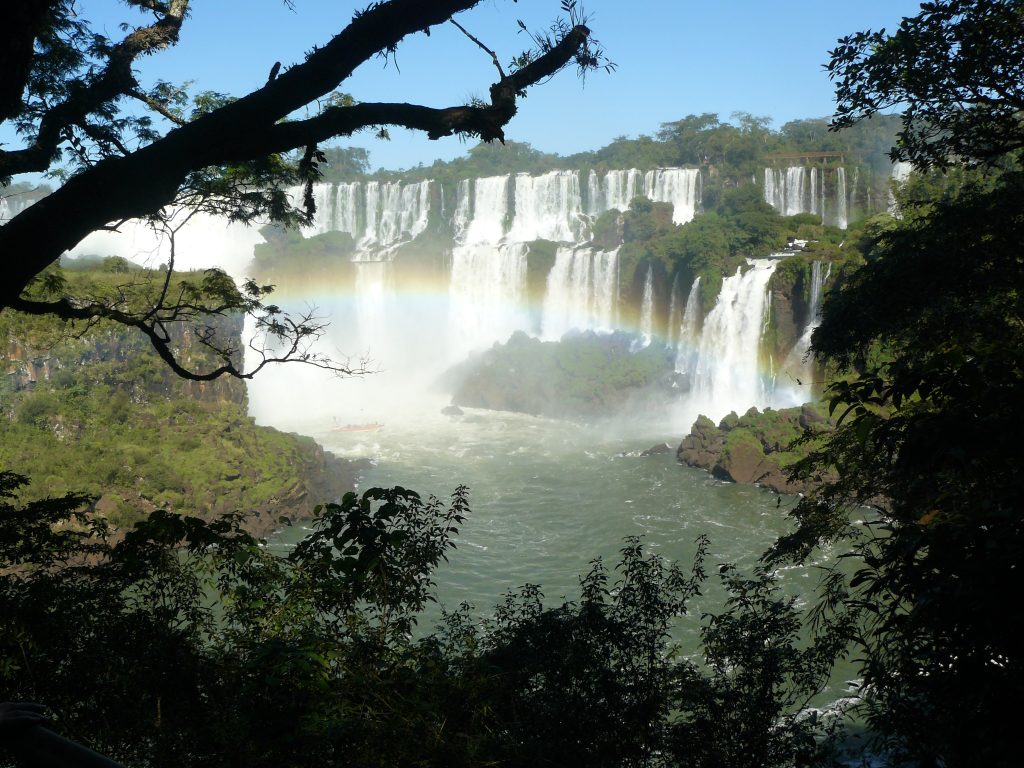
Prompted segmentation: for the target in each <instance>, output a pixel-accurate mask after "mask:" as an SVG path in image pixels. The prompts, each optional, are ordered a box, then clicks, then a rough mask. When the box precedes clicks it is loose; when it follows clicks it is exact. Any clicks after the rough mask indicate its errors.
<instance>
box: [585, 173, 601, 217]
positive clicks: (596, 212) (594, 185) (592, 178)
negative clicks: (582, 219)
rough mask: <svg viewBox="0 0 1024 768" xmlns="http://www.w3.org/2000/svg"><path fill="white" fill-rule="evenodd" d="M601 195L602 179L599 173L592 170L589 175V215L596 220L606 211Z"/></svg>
mask: <svg viewBox="0 0 1024 768" xmlns="http://www.w3.org/2000/svg"><path fill="white" fill-rule="evenodd" d="M603 202H604V200H603V197H602V195H601V179H600V177H599V176H598V175H597V171H594V170H592V171H591V172H590V173H588V174H587V215H588V216H590V217H591V218H593V219H596V218H597V217H598V216H600V215H601V212H602V211H604V210H605V206H604V205H603Z"/></svg>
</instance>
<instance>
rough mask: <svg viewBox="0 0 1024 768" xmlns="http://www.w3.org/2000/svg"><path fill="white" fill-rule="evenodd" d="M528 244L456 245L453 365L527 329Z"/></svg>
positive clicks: (452, 286)
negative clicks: (517, 331) (457, 360)
mask: <svg viewBox="0 0 1024 768" xmlns="http://www.w3.org/2000/svg"><path fill="white" fill-rule="evenodd" d="M527 250H528V247H527V245H526V244H525V243H505V244H501V245H492V244H487V243H484V244H474V245H457V246H455V248H454V249H453V250H452V272H451V284H450V286H449V299H450V309H449V316H450V318H451V322H450V326H449V327H450V328H451V335H452V344H453V351H454V352H455V354H456V358H455V359H461V358H462V357H463V356H465V354H466V353H468V352H471V351H473V350H475V349H480V348H481V347H486V346H490V345H491V344H492V343H493V342H495V341H498V340H502V341H503V340H505V339H507V338H508V337H509V336H510V335H511V334H512V333H513V331H516V330H517V329H520V328H528V327H529V318H528V317H527V316H526V312H525V310H524V309H523V304H524V302H523V298H524V295H525V293H526V254H527Z"/></svg>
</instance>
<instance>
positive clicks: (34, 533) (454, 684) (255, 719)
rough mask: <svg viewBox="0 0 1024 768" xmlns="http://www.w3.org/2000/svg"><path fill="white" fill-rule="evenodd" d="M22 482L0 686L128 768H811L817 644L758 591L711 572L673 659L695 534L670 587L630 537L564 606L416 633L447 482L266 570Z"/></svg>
mask: <svg viewBox="0 0 1024 768" xmlns="http://www.w3.org/2000/svg"><path fill="white" fill-rule="evenodd" d="M23 483H24V479H23V478H19V477H17V476H13V475H10V474H3V475H0V610H2V611H3V615H4V617H5V622H4V624H3V625H2V626H0V691H2V695H3V696H5V697H15V698H30V699H35V700H40V701H44V702H46V703H47V704H48V706H49V707H50V709H51V710H52V711H53V712H54V713H55V714H56V716H57V717H58V727H59V728H60V730H61V731H63V732H64V733H66V734H67V735H69V736H72V737H74V738H76V739H78V740H80V741H82V742H84V743H86V744H88V745H89V746H90V747H92V748H94V749H97V750H99V751H101V752H103V753H105V754H108V755H110V756H111V757H114V758H116V759H119V760H121V761H123V762H124V763H125V764H136V765H149V764H167V763H169V762H173V763H174V764H176V765H182V766H192V765H209V764H237V763H244V764H246V765H254V766H262V765H268V766H270V765H288V766H300V765H310V766H312V765H323V764H325V763H330V762H344V763H346V764H349V765H356V766H392V765H420V766H478V765H503V766H510V767H512V766H524V767H525V766H531V765H534V766H535V765H597V766H609V767H610V766H652V767H653V766H682V765H699V766H710V765H723V766H724V765H739V764H750V765H754V764H755V763H753V762H752V760H757V759H760V760H761V762H759V763H757V764H758V765H770V766H774V765H779V766H782V765H790V764H792V763H793V762H794V761H798V762H799V764H801V765H812V764H828V754H829V750H828V741H824V742H822V741H820V739H821V738H822V737H824V736H827V731H828V729H827V728H822V723H821V722H820V721H819V720H818V719H817V718H816V717H814V716H813V715H811V714H810V713H808V712H804V709H805V702H806V701H807V699H808V698H809V697H810V696H812V695H813V694H814V693H815V692H816V691H817V690H818V689H819V688H820V686H821V685H822V683H823V677H822V675H823V672H824V671H825V670H826V669H827V664H825V665H823V664H822V663H821V662H822V659H824V658H826V657H827V656H828V649H827V648H826V647H825V646H823V645H806V644H805V643H803V642H801V641H800V640H799V639H798V636H797V629H798V627H799V625H800V619H799V615H798V612H797V611H796V608H795V601H794V599H793V598H792V597H784V596H783V595H782V594H780V592H779V590H778V588H777V587H776V586H774V585H773V582H772V579H771V577H770V576H769V575H768V574H766V573H758V574H755V575H754V576H753V577H751V578H742V577H740V576H739V575H738V574H736V573H735V572H734V571H732V570H731V569H729V568H724V569H723V570H722V577H723V586H724V587H725V589H726V592H727V593H728V595H729V602H728V604H727V606H726V609H725V611H724V613H722V614H719V615H713V616H712V615H709V616H707V617H706V618H705V630H704V638H705V644H706V651H705V654H706V658H705V660H704V663H701V662H700V661H699V660H693V659H691V658H689V657H687V656H684V655H682V653H681V649H679V648H678V647H676V646H675V645H674V644H673V643H672V641H671V633H672V629H673V626H674V624H675V622H676V621H677V620H678V619H679V618H680V617H681V616H682V615H683V614H685V612H686V611H687V605H688V603H689V602H690V601H691V600H693V599H695V598H697V597H699V596H700V593H701V588H702V584H703V582H704V580H705V573H704V558H705V556H706V551H707V546H708V545H707V541H706V540H704V539H701V540H698V542H697V547H696V556H695V560H694V565H693V567H692V569H690V570H689V571H688V572H687V571H684V570H682V569H681V568H679V567H678V566H677V565H674V564H671V563H667V562H665V561H664V560H663V559H662V558H660V557H658V556H657V555H654V554H651V553H648V552H646V551H645V550H644V548H643V547H642V546H641V544H640V542H639V541H638V540H635V539H629V540H627V541H626V543H625V545H624V547H623V549H622V555H621V560H620V561H619V563H618V564H617V566H616V567H615V568H614V569H613V570H609V569H608V568H607V567H606V566H605V565H604V564H603V563H602V562H601V561H600V560H598V561H595V562H594V563H593V565H592V567H591V569H590V571H589V572H588V574H587V575H586V576H584V577H583V578H582V579H581V582H580V597H579V600H578V601H575V602H566V603H562V604H561V605H557V606H554V607H548V606H546V605H545V604H544V600H543V594H542V593H541V591H540V588H539V587H537V586H532V585H528V586H526V587H523V588H522V589H521V590H520V591H518V592H515V593H510V594H509V595H508V596H507V598H506V599H505V601H504V602H503V603H502V604H500V605H499V606H498V607H497V608H496V610H495V612H494V614H493V616H492V617H490V618H488V619H486V620H484V621H483V622H482V623H481V622H478V621H475V620H474V619H473V618H472V616H471V613H470V610H471V609H470V608H469V607H468V606H463V607H462V608H461V609H459V610H458V611H455V612H452V613H447V614H446V615H445V619H444V622H443V624H442V625H441V626H439V627H438V628H437V629H436V630H435V631H434V632H433V633H432V634H429V635H426V636H420V637H419V638H414V637H412V636H411V635H410V634H409V630H410V628H411V627H412V624H413V622H414V621H415V619H416V615H417V613H418V611H419V610H420V609H421V608H422V606H423V604H424V601H426V600H429V599H432V590H431V581H430V580H431V571H432V569H433V568H434V567H436V566H437V564H438V563H439V562H440V561H441V560H442V559H443V558H444V557H445V556H446V553H447V552H449V551H450V550H451V547H452V542H453V536H454V535H456V534H457V532H458V527H459V526H460V524H461V523H462V521H463V518H464V516H465V514H466V513H467V512H468V509H467V504H466V492H465V489H457V490H456V491H455V493H454V494H453V496H452V499H451V502H450V504H443V503H441V502H439V501H438V500H436V499H430V500H423V499H421V498H420V497H419V496H418V495H417V494H415V493H413V492H411V491H407V490H405V489H401V488H394V489H370V490H369V491H367V492H365V493H364V494H362V495H361V496H357V495H356V494H350V495H348V496H346V497H345V498H344V499H343V500H342V501H341V503H339V504H332V505H325V506H323V507H321V508H319V509H318V511H317V514H316V516H315V518H314V520H313V522H312V523H311V526H312V531H311V532H310V534H309V536H307V538H306V539H305V540H304V541H303V542H302V543H300V544H299V545H298V546H297V547H296V548H295V549H294V550H293V551H292V552H291V553H290V554H288V555H278V554H275V553H274V552H273V551H271V550H268V549H266V548H264V547H262V546H260V544H259V542H258V541H257V540H255V539H253V538H252V537H251V536H249V535H248V534H246V533H245V532H244V531H243V530H242V529H241V528H240V523H241V520H240V518H239V517H238V516H234V515H230V516H226V517H224V518H221V519H219V520H216V521H214V522H210V523H205V522H202V521H200V520H197V519H194V518H188V517H182V516H179V515H175V514H171V513H168V512H157V513H154V514H153V515H151V516H150V517H149V518H148V519H146V520H144V521H142V522H140V523H138V524H137V525H136V526H135V527H134V528H133V529H132V530H131V531H130V532H129V533H128V534H127V535H126V536H124V537H123V538H122V539H120V540H118V541H112V540H111V539H110V538H109V537H108V535H107V530H106V529H105V527H104V526H103V524H102V521H101V520H97V519H95V518H92V517H90V516H88V515H86V514H83V513H80V512H75V509H77V508H78V507H79V505H80V503H81V501H82V499H81V498H80V497H68V498H66V499H47V500H42V501H37V502H32V503H29V504H27V505H25V506H18V505H17V504H16V503H15V502H14V495H15V493H16V491H17V489H18V487H19V486H20V485H22V484H23ZM751 637H754V638H756V642H753V643H751V642H749V640H750V638H751ZM731 725H741V727H739V728H730V727H729V726H731ZM727 729H728V733H727V737H726V738H725V739H721V738H720V737H721V736H726V732H727ZM734 758H743V759H746V761H747V762H744V763H735V762H729V761H730V760H732V759H734Z"/></svg>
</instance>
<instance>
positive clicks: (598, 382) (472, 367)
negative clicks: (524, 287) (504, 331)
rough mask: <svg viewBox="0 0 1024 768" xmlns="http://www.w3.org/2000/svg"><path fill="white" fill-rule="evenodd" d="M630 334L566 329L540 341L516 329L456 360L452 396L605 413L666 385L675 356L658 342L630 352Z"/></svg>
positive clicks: (659, 392) (564, 413) (546, 412)
mask: <svg viewBox="0 0 1024 768" xmlns="http://www.w3.org/2000/svg"><path fill="white" fill-rule="evenodd" d="M634 343H635V338H634V337H633V336H631V335H629V334H624V333H615V334H611V335H599V334H595V333H584V334H579V335H571V336H567V337H565V338H563V339H562V340H561V341H559V342H542V341H540V340H539V339H535V338H531V337H529V336H527V335H526V334H525V333H523V332H522V331H517V332H516V333H514V334H513V335H512V337H511V338H510V339H509V340H508V341H507V342H506V343H505V344H495V345H494V347H492V348H491V349H489V350H487V351H486V352H482V353H480V354H479V355H477V356H475V357H473V358H470V359H469V360H468V361H466V362H465V363H462V364H460V365H458V366H456V367H455V368H454V369H453V370H452V371H450V372H449V373H448V374H447V377H448V378H449V379H450V380H451V381H452V382H453V383H454V393H453V395H452V402H453V403H455V404H456V405H465V406H469V407H473V408H490V409H493V410H500V411H517V412H520V413H530V414H535V415H541V416H550V417H554V418H569V419H579V418H583V419H597V418H602V417H607V416H608V415H610V414H613V413H615V412H617V411H619V410H620V409H622V408H623V407H625V406H627V405H629V404H635V405H640V404H641V403H642V402H643V401H644V399H645V398H650V397H654V398H657V399H658V400H659V401H661V400H663V398H664V397H665V396H666V395H667V394H668V393H669V392H671V384H672V374H673V367H672V363H673V360H672V359H671V356H670V354H669V353H668V352H667V351H666V350H665V349H664V348H663V347H660V346H659V345H655V344H652V345H650V346H649V347H647V348H645V349H642V350H639V351H632V349H631V347H632V345H633V344H634Z"/></svg>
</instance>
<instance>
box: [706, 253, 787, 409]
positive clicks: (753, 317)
mask: <svg viewBox="0 0 1024 768" xmlns="http://www.w3.org/2000/svg"><path fill="white" fill-rule="evenodd" d="M747 263H748V264H749V268H748V269H747V270H746V272H744V271H743V270H742V269H737V270H736V274H735V275H733V276H731V277H727V278H725V279H724V280H723V281H722V290H721V292H720V293H719V295H718V301H717V302H716V303H715V306H714V308H713V309H712V310H711V312H710V313H708V316H707V317H706V318H705V319H704V329H703V331H702V333H701V336H700V343H699V345H698V348H697V355H696V366H695V370H694V372H693V381H692V384H691V396H690V399H689V402H688V404H687V406H688V410H689V411H690V412H691V413H692V414H693V416H694V417H695V416H696V414H698V413H703V414H705V415H707V416H709V417H710V418H711V419H713V420H715V421H717V420H718V419H720V418H722V417H723V416H725V415H726V414H727V413H728V412H729V411H731V410H734V409H736V408H743V409H746V408H749V407H750V406H765V405H768V404H769V402H770V392H769V387H768V386H767V382H766V380H765V378H764V377H763V376H762V375H761V370H760V361H759V357H760V355H759V353H760V343H761V336H762V334H763V332H764V325H765V309H766V306H767V294H768V290H767V289H768V280H769V279H770V278H771V276H772V273H773V272H774V271H775V267H776V265H777V264H778V262H777V261H774V260H771V259H751V260H748V262H747Z"/></svg>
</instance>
